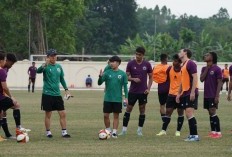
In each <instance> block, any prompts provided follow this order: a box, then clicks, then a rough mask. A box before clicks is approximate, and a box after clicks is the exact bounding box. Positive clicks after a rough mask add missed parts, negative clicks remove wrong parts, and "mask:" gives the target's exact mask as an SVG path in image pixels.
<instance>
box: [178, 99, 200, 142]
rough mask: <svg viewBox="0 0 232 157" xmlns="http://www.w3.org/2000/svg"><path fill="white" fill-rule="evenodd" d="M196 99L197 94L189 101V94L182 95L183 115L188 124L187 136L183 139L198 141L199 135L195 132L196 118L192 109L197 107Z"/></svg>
mask: <svg viewBox="0 0 232 157" xmlns="http://www.w3.org/2000/svg"><path fill="white" fill-rule="evenodd" d="M197 100H198V96H197V95H196V96H195V100H194V101H190V95H189V96H185V97H184V108H185V115H186V117H187V119H188V124H189V136H188V138H186V139H185V141H199V136H198V132H197V120H196V118H195V116H194V110H195V108H196V107H197ZM181 104H182V102H181Z"/></svg>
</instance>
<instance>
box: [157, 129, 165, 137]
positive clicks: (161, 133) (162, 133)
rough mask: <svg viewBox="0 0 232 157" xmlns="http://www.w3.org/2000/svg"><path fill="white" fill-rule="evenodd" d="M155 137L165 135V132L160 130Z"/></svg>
mask: <svg viewBox="0 0 232 157" xmlns="http://www.w3.org/2000/svg"><path fill="white" fill-rule="evenodd" d="M156 135H157V136H163V135H167V133H166V131H165V130H161V131H160V132H159V133H158V134H156Z"/></svg>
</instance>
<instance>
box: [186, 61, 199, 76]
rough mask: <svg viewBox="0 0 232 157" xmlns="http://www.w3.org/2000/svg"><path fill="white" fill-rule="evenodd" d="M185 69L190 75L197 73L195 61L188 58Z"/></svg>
mask: <svg viewBox="0 0 232 157" xmlns="http://www.w3.org/2000/svg"><path fill="white" fill-rule="evenodd" d="M187 70H188V72H189V74H191V75H192V74H195V73H197V65H196V63H194V62H193V61H191V60H190V61H189V62H188V63H187Z"/></svg>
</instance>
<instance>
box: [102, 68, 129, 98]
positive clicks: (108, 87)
mask: <svg viewBox="0 0 232 157" xmlns="http://www.w3.org/2000/svg"><path fill="white" fill-rule="evenodd" d="M103 82H105V96H104V101H107V102H122V87H124V92H125V97H126V98H127V97H128V90H127V83H128V80H127V75H126V73H125V72H124V71H122V70H120V69H118V70H117V71H114V70H112V69H108V70H107V71H105V72H104V74H103V75H102V77H99V79H98V85H101V84H102V83H103Z"/></svg>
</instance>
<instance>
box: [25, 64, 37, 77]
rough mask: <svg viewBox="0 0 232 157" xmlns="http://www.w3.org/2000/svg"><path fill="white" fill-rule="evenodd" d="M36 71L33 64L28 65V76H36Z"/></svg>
mask: <svg viewBox="0 0 232 157" xmlns="http://www.w3.org/2000/svg"><path fill="white" fill-rule="evenodd" d="M36 71H37V68H36V67H34V66H30V67H29V69H28V71H27V72H28V74H29V76H30V78H36Z"/></svg>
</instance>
